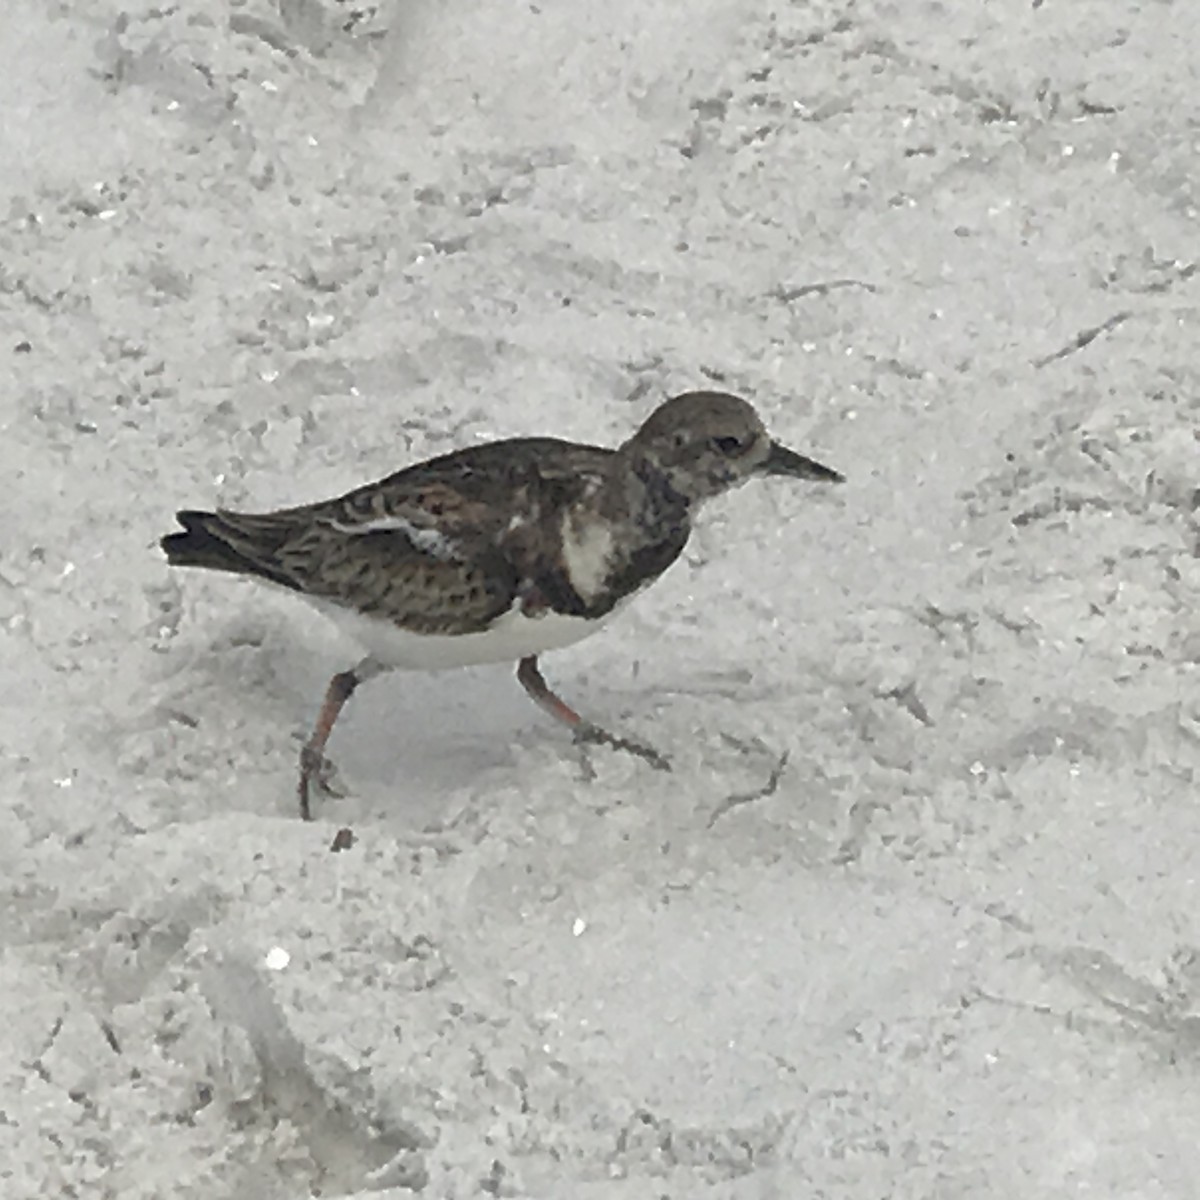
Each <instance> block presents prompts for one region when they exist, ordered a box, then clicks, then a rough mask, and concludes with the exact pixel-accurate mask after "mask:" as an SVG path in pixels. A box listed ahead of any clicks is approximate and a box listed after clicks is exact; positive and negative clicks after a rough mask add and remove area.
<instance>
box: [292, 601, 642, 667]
mask: <svg viewBox="0 0 1200 1200" xmlns="http://www.w3.org/2000/svg"><path fill="white" fill-rule="evenodd" d="M305 599H307V600H308V601H309V602H310V603H311V604H312V605H313V606H314V607H315V608H316V609H317V610H318V611H320V612H322V613H324V615H325V616H327V617H328V618H329V619H330V620H331V621H333V622H334V624H335V625H337V626H338V628H340V629H341V630H342V632H343V633H345V634H347V635H348V636H349V637H351V638H353V639H354V641H356V642H357V643H358V644H359V645H360V646H361V647H362V648H363V650H364V651H366V653H367V654H368V655H369V656H370V657H371V658H373V659H375V660H376V661H377V662H379V663H380V665H382V666H385V667H391V668H395V669H399V670H416V671H439V670H444V669H446V668H448V667H470V666H477V665H479V664H481V663H494V662H514V663H515V662H516V661H517V660H518V659H520V658H524V657H526V655H529V654H541V653H542V652H543V651H546V650H561V649H562V648H563V647H564V646H572V645H574V644H575V643H576V642H580V641H582V640H583V639H584V638H585V637H590V636H591V635H592V634H593V633H596V632H597V631H598V630H599V629H600V628H601V627H602V626H603V625H605V624H606V623H607V622H608V620H609V619H610V618H611V617H613V616H615V615H616V613H617V611H618V610H619V609H620V608H621V607H622V606H621V605H618V606H617V608H614V609H613V611H612V612H610V613H608V614H606V616H604V617H603V618H602V619H600V620H598V621H585V620H583V618H581V617H565V616H561V615H560V614H558V613H554V612H543V613H542V614H541V615H540V616H533V617H529V616H526V615H525V614H524V613H523V612H521V611H520V610H519V609H517V608H515V607H514V608H511V609H509V611H508V612H506V613H505V614H504V615H503V616H501V617H499V618H498V619H497V620H496V621H495V622H494V623H493V624H492V626H491V628H490V629H486V630H484V631H483V632H482V633H461V634H455V635H448V634H430V633H412V632H411V631H409V630H407V629H401V628H400V627H399V626H398V625H393V624H392V623H391V622H390V621H384V620H380V619H378V618H376V617H367V616H363V614H362V613H359V612H355V611H354V610H352V609H349V608H343V607H342V606H341V605H338V604H331V603H330V602H329V601H328V600H322V599H320V598H318V597H310V596H306V597H305Z"/></svg>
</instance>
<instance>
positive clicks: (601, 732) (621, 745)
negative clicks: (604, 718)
mask: <svg viewBox="0 0 1200 1200" xmlns="http://www.w3.org/2000/svg"><path fill="white" fill-rule="evenodd" d="M517 680H518V681H519V682H520V684H521V686H522V687H523V688H524V689H525V691H526V692H527V693H528V694H529V698H530V699H531V700H532V701H533V702H534V704H536V705H537V706H538V707H539V708H540V709H542V711H543V712H547V713H549V714H550V716H552V717H553V718H554V719H555V720H556V721H559V722H561V723H562V724H563V725H565V726H567V728H568V729H570V730H571V731H572V732H573V733H574V734H575V739H576V741H580V742H587V743H589V744H591V745H596V746H610V747H611V748H612V749H614V750H624V751H625V752H626V753H627V754H636V755H637V757H638V758H642V759H645V761H646V762H648V763H649V764H650V765H651V766H652V767H655V768H657V769H658V770H660V771H669V770H670V769H671V764H670V762H668V760H667V759H666V757H665V756H664V755H662V754H660V753H659V752H658V751H657V750H655V749H654V747H653V746H643V745H642V744H641V743H640V742H634V741H631V740H630V739H628V738H623V737H617V736H616V734H612V733H609V732H608V731H607V730H606V729H601V728H600V726H599V725H593V724H592V723H591V721H586V720H584V718H583V717H581V716H580V715H579V714H578V713H577V712H576V711H575V710H574V709H573V708H572V707H571V706H570V705H569V704H568V703H567V702H566V701H565V700H562V699H560V698H559V697H558V696H556V695H555V694H554V693H553V692H552V691H551V690H550V686H549V685H548V684H547V683H546V680H545V679H544V678H543V677H542V672H541V669H540V668H539V667H538V660H537V656H536V655H534V654H531V655H529V657H528V658H523V659H521V661H520V662H519V663H518V664H517Z"/></svg>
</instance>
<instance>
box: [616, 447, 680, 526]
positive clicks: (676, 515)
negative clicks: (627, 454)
mask: <svg viewBox="0 0 1200 1200" xmlns="http://www.w3.org/2000/svg"><path fill="white" fill-rule="evenodd" d="M623 483H624V486H623V488H622V489H621V491H622V492H623V495H622V496H621V497H620V503H621V507H622V508H623V509H624V510H625V512H626V513H627V514H628V515H629V516H632V517H633V518H634V519H635V521H636V523H637V525H638V527H639V528H640V529H642V530H644V531H645V535H646V541H647V542H658V541H662V540H663V539H664V538H667V537H672V536H674V535H675V534H677V533H678V532H679V531H680V530H684V529H687V528H688V527H689V526H690V523H691V520H690V518H691V501H690V500H689V499H688V497H686V496H684V495H683V494H682V493H681V492H678V491H677V490H676V489H675V488H674V487H673V486H672V484H671V479H670V477H669V476H668V475H667V473H666V472H665V471H663V470H662V468H661V467H659V466H658V465H657V464H656V463H654V462H652V461H650V460H649V459H648V458H645V457H643V456H641V455H638V456H637V457H635V458H634V459H633V461H632V462H631V463H630V470H629V471H628V472H627V473H626V475H625V478H624V481H623Z"/></svg>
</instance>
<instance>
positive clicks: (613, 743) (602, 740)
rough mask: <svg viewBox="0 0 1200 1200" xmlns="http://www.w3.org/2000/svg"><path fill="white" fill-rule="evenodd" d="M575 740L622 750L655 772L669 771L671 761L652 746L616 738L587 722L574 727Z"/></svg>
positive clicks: (585, 744) (582, 743)
mask: <svg viewBox="0 0 1200 1200" xmlns="http://www.w3.org/2000/svg"><path fill="white" fill-rule="evenodd" d="M575 740H576V741H577V742H578V743H580V744H581V745H584V746H607V747H608V748H609V749H610V750H623V751H625V753H626V754H633V755H635V756H636V757H637V758H640V759H641V760H642V761H643V762H647V763H649V764H650V765H651V766H652V767H653V768H654V769H655V770H656V771H669V770H670V769H671V760H670V759H669V758H667V756H666V755H665V754H661V753H660V752H659V751H657V750H655V748H654V747H653V746H647V745H644V744H643V743H642V742H635V741H633V740H632V739H631V738H624V737H618V736H617V735H616V734H615V733H609V732H608V730H607V729H601V728H600V726H599V725H592V724H591V723H589V722H587V721H584V722H582V723H581V724H579V725H577V726H576V727H575Z"/></svg>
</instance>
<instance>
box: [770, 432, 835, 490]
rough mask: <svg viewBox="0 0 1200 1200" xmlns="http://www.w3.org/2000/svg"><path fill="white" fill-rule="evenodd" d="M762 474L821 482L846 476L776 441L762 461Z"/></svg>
mask: <svg viewBox="0 0 1200 1200" xmlns="http://www.w3.org/2000/svg"><path fill="white" fill-rule="evenodd" d="M761 470H762V472H763V474H764V475H786V476H788V477H789V478H791V479H818V480H820V481H821V482H822V483H843V482H845V479H846V477H845V476H844V475H843V474H842V473H841V472H840V471H835V470H834V469H833V468H832V467H826V466H823V465H822V464H821V463H819V462H814V461H813V459H811V458H805V457H804V455H803V454H797V453H796V452H795V450H789V449H788V448H787V447H786V446H781V445H780V444H779V443H778V442H772V443H771V452H770V453H769V454H768V455H767V461H766V462H765V463H763V465H762V468H761Z"/></svg>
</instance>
